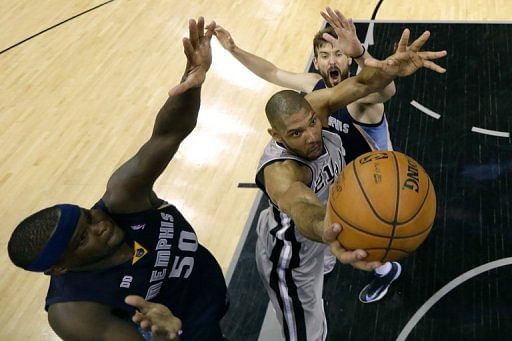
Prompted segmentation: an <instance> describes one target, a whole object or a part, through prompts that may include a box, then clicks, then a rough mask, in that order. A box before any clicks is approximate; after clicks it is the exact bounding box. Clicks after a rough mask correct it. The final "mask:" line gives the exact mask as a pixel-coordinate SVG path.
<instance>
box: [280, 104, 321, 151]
mask: <svg viewBox="0 0 512 341" xmlns="http://www.w3.org/2000/svg"><path fill="white" fill-rule="evenodd" d="M283 121H284V122H283V123H284V128H283V129H281V130H280V134H279V138H278V142H281V143H282V144H284V145H285V146H286V148H287V149H288V150H290V151H291V152H293V153H295V154H296V155H298V156H300V157H302V158H305V159H308V160H314V159H316V158H317V157H319V156H320V155H322V153H323V141H322V124H321V122H320V119H319V118H318V115H317V114H316V113H315V112H314V111H313V110H311V108H303V109H301V110H299V111H298V112H296V113H294V114H293V115H290V116H288V117H286V118H285V119H284V120H283Z"/></svg>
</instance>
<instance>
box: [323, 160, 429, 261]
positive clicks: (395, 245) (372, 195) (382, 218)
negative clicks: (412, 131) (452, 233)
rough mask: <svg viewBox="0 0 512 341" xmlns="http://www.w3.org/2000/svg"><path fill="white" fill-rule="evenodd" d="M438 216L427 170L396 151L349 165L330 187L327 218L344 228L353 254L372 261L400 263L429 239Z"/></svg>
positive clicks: (345, 240) (342, 237)
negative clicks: (361, 252) (363, 252)
mask: <svg viewBox="0 0 512 341" xmlns="http://www.w3.org/2000/svg"><path fill="white" fill-rule="evenodd" d="M435 215H436V193H435V190H434V186H433V185H432V181H430V178H429V176H428V174H427V173H426V172H425V170H424V169H423V167H421V165H420V164H419V163H418V162H416V161H415V160H414V159H412V158H411V157H409V156H407V155H405V154H402V153H399V152H396V151H374V152H370V153H366V154H363V155H361V156H359V157H358V158H357V159H355V160H354V161H352V162H351V163H349V164H348V165H347V166H346V167H345V168H344V169H343V171H342V172H341V174H340V175H339V176H338V178H337V179H336V182H335V183H334V184H333V186H331V190H330V193H329V200H328V203H327V217H328V219H329V221H330V222H331V223H334V222H337V223H339V224H340V225H341V226H342V228H343V229H342V231H341V233H340V234H339V235H338V240H339V242H340V243H341V245H342V246H343V247H344V248H345V249H348V250H355V249H364V250H366V252H367V253H368V257H366V258H365V260H367V261H381V262H385V261H388V260H398V259H400V258H403V257H405V256H407V255H409V254H410V253H411V252H413V251H414V250H416V249H417V248H418V246H420V245H421V243H423V241H424V240H425V238H427V236H428V234H429V233H430V230H431V229H432V225H433V223H434V218H435Z"/></svg>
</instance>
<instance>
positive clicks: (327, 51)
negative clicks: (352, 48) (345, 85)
mask: <svg viewBox="0 0 512 341" xmlns="http://www.w3.org/2000/svg"><path fill="white" fill-rule="evenodd" d="M313 62H314V64H315V67H316V69H317V70H318V72H320V75H321V76H322V78H323V79H324V81H325V84H327V86H328V87H333V86H335V85H337V84H339V83H340V82H342V81H343V80H344V79H346V78H347V77H348V67H349V59H348V57H347V56H345V55H344V54H343V53H342V52H341V50H339V49H337V48H334V47H333V46H332V45H331V44H329V43H325V44H323V45H322V46H320V47H318V48H317V53H316V56H315V59H314V60H313Z"/></svg>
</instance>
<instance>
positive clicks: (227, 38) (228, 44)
mask: <svg viewBox="0 0 512 341" xmlns="http://www.w3.org/2000/svg"><path fill="white" fill-rule="evenodd" d="M213 34H214V35H215V37H217V40H218V41H219V43H220V44H221V45H222V47H223V48H225V49H226V50H228V51H229V52H233V50H234V49H235V47H236V44H235V41H234V40H233V38H232V37H231V34H230V33H229V32H228V31H227V30H226V29H225V28H224V27H222V26H219V25H217V26H215V31H213Z"/></svg>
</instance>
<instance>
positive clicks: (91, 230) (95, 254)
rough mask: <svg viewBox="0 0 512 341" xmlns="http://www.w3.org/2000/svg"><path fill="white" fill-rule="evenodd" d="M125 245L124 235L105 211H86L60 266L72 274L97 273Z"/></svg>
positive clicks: (83, 210)
mask: <svg viewBox="0 0 512 341" xmlns="http://www.w3.org/2000/svg"><path fill="white" fill-rule="evenodd" d="M123 243H124V231H123V230H122V229H121V228H119V226H117V225H116V224H115V223H114V221H113V220H112V219H111V218H110V217H109V216H108V215H107V214H106V213H105V212H103V211H101V210H96V209H92V210H87V209H84V208H82V209H81V214H80V219H79V220H78V226H77V227H76V230H75V233H74V234H73V237H72V238H71V241H70V243H69V246H68V249H67V250H66V252H65V253H64V256H63V258H62V261H61V262H60V264H61V265H62V266H63V267H65V268H66V269H68V270H73V271H80V270H95V269H99V268H102V267H105V265H108V263H109V262H108V261H109V258H110V257H112V255H113V254H114V253H115V252H116V251H117V250H119V248H120V246H121V245H122V244H123Z"/></svg>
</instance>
